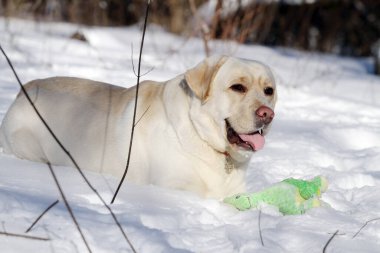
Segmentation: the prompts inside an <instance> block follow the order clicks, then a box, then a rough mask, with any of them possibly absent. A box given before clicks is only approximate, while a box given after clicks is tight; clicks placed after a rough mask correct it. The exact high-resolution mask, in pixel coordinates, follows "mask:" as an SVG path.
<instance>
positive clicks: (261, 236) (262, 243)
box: [259, 210, 265, 246]
mask: <svg viewBox="0 0 380 253" xmlns="http://www.w3.org/2000/svg"><path fill="white" fill-rule="evenodd" d="M259 235H260V241H261V245H263V246H265V245H264V241H263V235H262V233H261V210H259Z"/></svg>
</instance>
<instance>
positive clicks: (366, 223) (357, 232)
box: [352, 218, 380, 239]
mask: <svg viewBox="0 0 380 253" xmlns="http://www.w3.org/2000/svg"><path fill="white" fill-rule="evenodd" d="M377 220H380V218H375V219H372V220H369V221H367V222H366V223H365V224H364V225H363V226H362V227H361V228H360V229H359V231H358V232H356V234H354V236H353V237H352V239H353V238H355V237H356V236H357V235H358V234H359V233H360V232H361V231H362V229H363V228H365V226H367V225H368V223H370V222H373V221H377Z"/></svg>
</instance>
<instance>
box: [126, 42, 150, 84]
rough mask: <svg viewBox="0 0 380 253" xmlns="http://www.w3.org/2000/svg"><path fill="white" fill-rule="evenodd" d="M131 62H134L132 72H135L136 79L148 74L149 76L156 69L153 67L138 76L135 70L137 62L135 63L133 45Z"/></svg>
mask: <svg viewBox="0 0 380 253" xmlns="http://www.w3.org/2000/svg"><path fill="white" fill-rule="evenodd" d="M131 62H132V70H133V74H135V76H136V77H138V76H139V77H143V76H145V75H147V74H149V73H150V72H152V71H153V70H154V67H151V68H150V69H148V70H147V71H146V72H145V73H144V74H137V73H136V70H135V62H134V61H133V44H131Z"/></svg>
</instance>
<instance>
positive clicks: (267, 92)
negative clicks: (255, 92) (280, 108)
mask: <svg viewBox="0 0 380 253" xmlns="http://www.w3.org/2000/svg"><path fill="white" fill-rule="evenodd" d="M273 92H274V90H273V88H272V87H266V88H265V89H264V93H265V95H267V96H272V95H273Z"/></svg>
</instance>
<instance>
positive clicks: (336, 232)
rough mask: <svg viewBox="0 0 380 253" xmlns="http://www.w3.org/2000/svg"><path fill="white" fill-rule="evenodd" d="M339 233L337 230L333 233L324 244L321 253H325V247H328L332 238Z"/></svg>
mask: <svg viewBox="0 0 380 253" xmlns="http://www.w3.org/2000/svg"><path fill="white" fill-rule="evenodd" d="M338 233H339V230H337V231H335V233H334V234H333V235H332V236H331V237H330V239H329V240H328V241H327V242H326V245H325V247H323V251H322V252H323V253H326V249H327V246H329V244H330V242H331V241H332V240H333V239H334V237H335V236H336V235H337V234H338Z"/></svg>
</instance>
